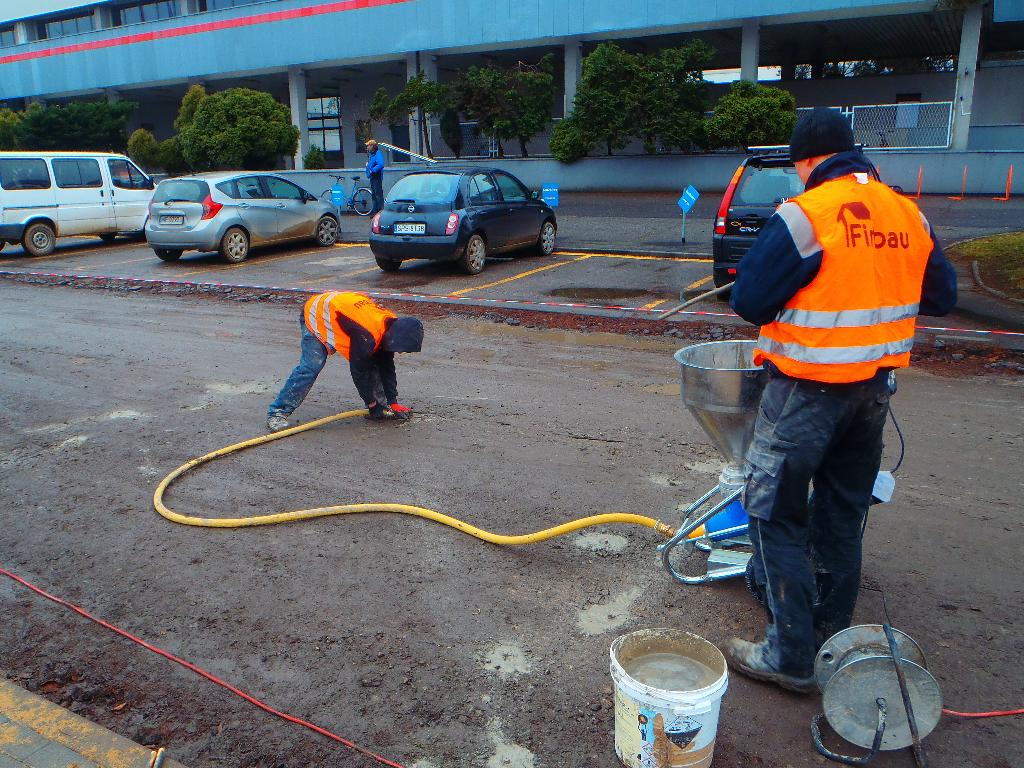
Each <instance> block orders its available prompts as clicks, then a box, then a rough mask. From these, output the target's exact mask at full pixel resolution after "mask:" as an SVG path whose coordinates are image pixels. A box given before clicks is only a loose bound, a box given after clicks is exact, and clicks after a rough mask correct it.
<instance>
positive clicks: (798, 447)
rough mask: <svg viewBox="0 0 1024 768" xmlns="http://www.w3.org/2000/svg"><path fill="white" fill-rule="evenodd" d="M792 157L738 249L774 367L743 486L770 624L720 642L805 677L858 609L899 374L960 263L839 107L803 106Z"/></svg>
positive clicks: (751, 572)
mask: <svg viewBox="0 0 1024 768" xmlns="http://www.w3.org/2000/svg"><path fill="white" fill-rule="evenodd" d="M790 156H791V158H792V160H793V164H794V165H795V167H796V171H797V173H798V175H799V176H800V178H801V180H802V181H803V182H804V184H805V191H804V192H803V194H801V195H799V196H797V197H795V198H792V199H790V200H789V201H787V202H784V203H783V204H782V205H780V206H779V208H778V209H777V210H776V212H775V214H774V215H773V216H772V217H771V218H770V219H769V221H768V223H767V224H766V225H765V226H764V228H763V229H762V231H761V233H760V235H759V236H758V238H757V241H756V242H755V243H754V245H753V247H751V249H750V251H748V252H747V254H746V255H745V256H744V257H743V259H742V260H741V261H740V263H739V265H738V268H737V278H736V283H735V285H734V286H733V289H732V299H731V303H732V307H733V309H735V310H736V312H737V313H738V314H739V315H740V316H741V317H743V318H744V319H746V320H748V321H749V322H751V323H754V324H755V325H759V326H761V332H760V336H759V338H758V341H757V347H756V351H755V354H754V362H755V363H756V364H757V365H763V366H764V368H765V369H767V371H768V374H769V379H768V383H767V385H766V387H765V390H764V394H763V395H762V398H761V405H760V409H759V411H758V415H757V421H756V424H755V428H754V437H753V440H752V442H751V445H750V449H749V451H748V453H747V462H746V475H747V480H746V486H745V488H744V493H743V504H744V507H745V508H746V511H747V514H749V515H750V539H751V542H752V544H753V547H754V555H753V557H752V558H751V560H750V565H749V567H748V583H749V584H751V586H752V589H753V590H754V592H755V594H756V595H758V596H759V597H760V598H761V599H762V602H763V603H764V604H765V607H766V609H767V610H768V616H769V623H768V626H767V629H766V631H765V637H764V639H763V640H761V641H760V642H756V643H751V642H748V641H746V640H740V639H738V638H733V639H731V640H729V641H728V642H727V643H726V646H725V648H724V650H725V653H726V657H727V658H728V660H729V664H730V666H732V667H733V668H734V669H735V670H736V671H738V672H740V673H742V674H745V675H747V676H749V677H754V678H757V679H760V680H765V681H768V682H772V683H775V684H777V685H780V686H782V687H783V688H787V689H790V690H794V691H799V692H810V691H813V690H815V688H816V686H815V681H814V658H815V655H816V653H817V650H818V648H819V647H820V646H821V644H822V643H823V642H824V641H825V640H827V639H828V638H829V637H831V636H832V635H833V634H834V633H836V632H838V631H840V630H842V629H845V628H846V627H848V626H849V625H850V621H851V619H852V617H853V609H854V606H855V604H856V601H857V591H858V587H859V584H860V572H861V532H862V526H863V524H864V520H865V515H866V514H867V510H868V506H869V504H870V503H871V499H872V492H873V489H874V484H875V480H876V477H877V476H878V469H879V466H880V463H881V456H882V430H883V427H884V426H885V420H886V416H887V415H888V412H889V397H890V394H891V390H890V374H891V373H892V371H894V370H895V369H896V368H901V367H904V366H907V365H909V364H910V349H911V346H912V345H913V340H914V325H915V320H916V318H917V315H918V314H925V315H944V314H946V313H947V312H949V311H950V310H951V309H952V308H953V306H954V305H955V303H956V273H955V272H954V271H953V268H952V267H951V266H950V264H949V262H947V261H946V258H945V256H944V255H943V253H942V248H941V247H940V245H939V242H938V240H937V239H936V237H935V234H934V233H933V232H932V230H931V227H930V226H929V224H928V221H927V219H925V217H924V215H923V214H922V213H921V212H920V211H919V210H918V209H917V207H916V206H915V205H914V203H912V202H911V201H910V200H908V199H906V198H905V197H903V196H901V195H899V194H897V193H896V192H894V191H892V190H891V189H890V188H889V187H887V186H886V185H884V184H882V183H880V182H879V181H877V180H876V178H875V177H876V173H875V171H874V168H873V167H872V165H871V163H870V162H869V161H868V160H867V158H866V157H864V155H863V154H862V153H861V152H860V151H859V150H857V149H856V147H855V146H854V140H853V133H852V131H851V130H850V124H849V122H848V121H847V119H846V118H845V117H844V116H843V115H842V114H841V113H839V112H837V111H835V110H831V109H825V108H817V109H814V110H811V111H810V112H808V113H806V114H805V115H804V116H803V117H801V118H800V120H799V121H798V122H797V125H796V127H795V129H794V130H793V135H792V138H791V140H790ZM894 381H895V379H894V378H893V379H892V382H894ZM812 482H813V487H814V493H813V495H812V496H811V497H810V499H808V490H809V488H810V485H811V483H812Z"/></svg>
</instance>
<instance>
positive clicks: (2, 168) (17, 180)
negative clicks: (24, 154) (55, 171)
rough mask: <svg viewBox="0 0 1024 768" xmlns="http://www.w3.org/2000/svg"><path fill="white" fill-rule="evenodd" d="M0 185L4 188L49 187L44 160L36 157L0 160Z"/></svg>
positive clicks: (48, 175)
mask: <svg viewBox="0 0 1024 768" xmlns="http://www.w3.org/2000/svg"><path fill="white" fill-rule="evenodd" d="M0 187H3V188H4V189H9V190H10V189H49V188H50V173H49V171H47V170H46V161H45V160H39V159H36V158H20V157H16V158H11V159H9V160H0Z"/></svg>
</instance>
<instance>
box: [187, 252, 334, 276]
mask: <svg viewBox="0 0 1024 768" xmlns="http://www.w3.org/2000/svg"><path fill="white" fill-rule="evenodd" d="M341 247H345V246H341ZM324 250H325V249H323V248H315V249H313V250H309V251H299V252H298V253H283V254H281V255H280V256H269V257H267V258H263V259H260V260H259V261H249V260H248V259H246V260H245V261H243V262H241V263H239V264H220V265H217V266H212V267H203V268H202V269H193V270H190V271H188V272H179V273H178V277H189V276H191V275H201V274H203V273H204V272H229V271H231V270H232V269H241V268H242V267H256V266H259V265H261V264H277V263H278V262H281V261H288V260H290V259H298V258H301V257H303V256H309V255H311V254H314V253H322V252H323V251H324Z"/></svg>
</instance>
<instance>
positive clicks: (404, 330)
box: [380, 317, 423, 352]
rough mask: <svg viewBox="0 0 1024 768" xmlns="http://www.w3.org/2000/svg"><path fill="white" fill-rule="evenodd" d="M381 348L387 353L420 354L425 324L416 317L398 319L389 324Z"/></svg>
mask: <svg viewBox="0 0 1024 768" xmlns="http://www.w3.org/2000/svg"><path fill="white" fill-rule="evenodd" d="M380 346H381V348H382V349H384V350H385V351H387V352H419V351H420V349H422V348H423V323H421V322H420V321H419V320H417V319H416V318H415V317H396V318H395V319H394V320H392V321H391V322H390V323H388V328H387V330H386V331H384V338H383V339H381V343H380Z"/></svg>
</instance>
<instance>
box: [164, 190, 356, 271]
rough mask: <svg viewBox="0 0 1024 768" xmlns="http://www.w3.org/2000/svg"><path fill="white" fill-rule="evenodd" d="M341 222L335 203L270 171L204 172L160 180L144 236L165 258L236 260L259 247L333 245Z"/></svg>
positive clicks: (240, 259) (171, 259) (243, 258)
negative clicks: (206, 255)
mask: <svg viewBox="0 0 1024 768" xmlns="http://www.w3.org/2000/svg"><path fill="white" fill-rule="evenodd" d="M339 221H340V217H339V216H338V209H337V208H336V207H335V206H334V205H333V204H331V203H330V202H325V201H323V200H318V199H317V198H316V197H314V196H313V195H311V194H310V193H309V192H307V191H306V190H304V189H302V188H301V187H299V186H297V185H296V184H293V183H292V182H290V181H288V180H287V179H283V178H281V177H280V176H275V175H274V174H272V173H254V172H252V171H248V172H246V171H232V172H225V173H204V174H198V175H195V176H179V177H177V178H174V179H165V180H164V181H161V182H160V184H159V185H158V186H157V188H156V192H155V193H154V195H153V201H152V202H151V203H150V205H149V219H148V220H147V222H146V240H147V241H148V242H149V245H150V247H151V248H152V249H153V250H154V251H155V252H156V255H157V256H158V257H160V258H161V259H162V260H164V261H175V260H176V259H179V258H180V257H181V254H182V252H184V251H217V252H219V253H220V255H221V256H223V257H224V258H225V259H227V260H228V261H231V262H239V261H244V260H245V258H246V256H248V255H249V249H250V248H252V247H255V246H258V245H269V244H270V243H280V242H284V241H288V240H309V239H312V240H315V241H316V242H317V243H319V244H320V245H322V246H324V247H328V246H331V245H334V243H335V241H337V239H338V234H339V231H340V227H339V223H338V222H339Z"/></svg>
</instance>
